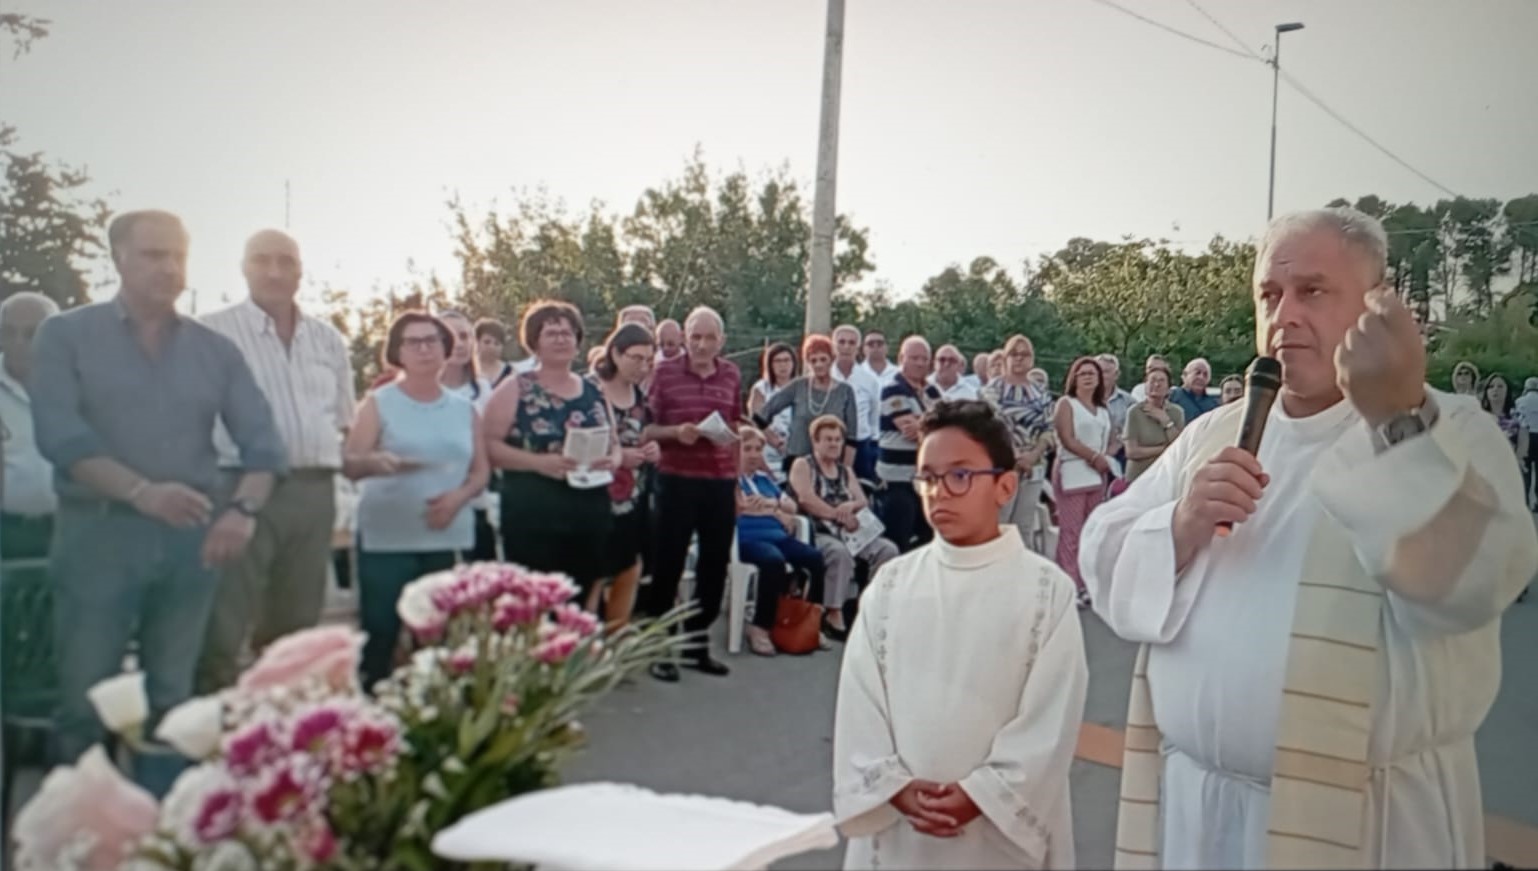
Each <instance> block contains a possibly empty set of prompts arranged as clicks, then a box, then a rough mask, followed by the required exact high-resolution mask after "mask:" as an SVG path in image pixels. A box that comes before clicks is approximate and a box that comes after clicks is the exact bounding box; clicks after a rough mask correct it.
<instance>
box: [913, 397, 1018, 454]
mask: <svg viewBox="0 0 1538 871" xmlns="http://www.w3.org/2000/svg"><path fill="white" fill-rule="evenodd" d="M950 428H955V429H959V430H961V431H962V432H964V433H966V434H967V437H968V438H970V439H972V441H974V442H977V443H978V444H980V445H982V446H983V448H984V449H985V450H987V451H988V461H989V462H991V463H993V466H994V468H996V469H1013V468H1014V467H1015V447H1014V442H1013V441H1012V440H1011V439H1010V436H1009V427H1008V426H1006V425H1005V424H1004V421H1003V420H1002V419H1000V418H999V416H998V415H996V414H994V413H993V406H991V405H989V404H988V403H986V402H983V401H981V400H976V399H959V400H953V399H944V400H941V401H940V402H937V403H935V406H934V407H933V408H931V409H930V410H929V412H928V413H927V414H925V415H924V417H923V418H922V419H921V420H920V421H919V430H920V431H921V432H922V433H923V434H924V435H926V436H927V435H929V434H930V433H933V432H939V431H940V430H942V429H950Z"/></svg>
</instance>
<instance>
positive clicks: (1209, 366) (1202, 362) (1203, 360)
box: [1180, 357, 1212, 375]
mask: <svg viewBox="0 0 1538 871" xmlns="http://www.w3.org/2000/svg"><path fill="white" fill-rule="evenodd" d="M1197 364H1200V365H1202V366H1205V367H1207V374H1209V375H1210V374H1212V364H1211V363H1208V362H1207V358H1206V357H1192V358H1191V362H1189V363H1187V364H1186V367H1185V368H1184V369H1181V370H1180V372H1181V374H1185V373H1187V372H1190V371H1191V370H1192V369H1193V368H1194V367H1196V365H1197Z"/></svg>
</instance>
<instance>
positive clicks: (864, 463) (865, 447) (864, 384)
mask: <svg viewBox="0 0 1538 871" xmlns="http://www.w3.org/2000/svg"><path fill="white" fill-rule="evenodd" d="M832 338H833V378H834V380H836V381H842V382H844V383H846V384H848V385H849V386H850V387H852V388H854V402H855V414H856V416H857V417H858V418H859V421H858V425H857V427H856V429H855V433H854V473H855V475H856V476H857V477H859V478H861V479H863V480H866V481H873V480H875V478H876V454H877V453H878V452H879V448H878V447H877V445H876V437H877V436H878V435H879V434H880V433H881V381H880V380H879V379H877V378H876V376H874V375H872V374H870V370H868V369H866V368H865V367H864V366H861V365H860V362H859V358H860V330H859V328H858V327H855V326H854V325H852V324H840V325H839V326H837V327H834V329H833V337H832Z"/></svg>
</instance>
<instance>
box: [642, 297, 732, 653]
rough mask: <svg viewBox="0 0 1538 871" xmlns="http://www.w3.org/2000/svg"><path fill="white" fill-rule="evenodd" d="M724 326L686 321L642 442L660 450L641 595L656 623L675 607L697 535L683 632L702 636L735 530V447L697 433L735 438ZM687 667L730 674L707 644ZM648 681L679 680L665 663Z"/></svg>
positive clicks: (698, 314)
mask: <svg viewBox="0 0 1538 871" xmlns="http://www.w3.org/2000/svg"><path fill="white" fill-rule="evenodd" d="M725 333H726V330H725V325H724V324H723V322H722V320H721V316H720V315H719V314H716V312H715V311H714V310H713V309H710V308H707V307H704V306H701V307H700V308H697V309H695V310H694V311H693V312H691V313H690V314H689V317H688V318H687V319H686V320H685V321H684V342H685V353H683V354H679V355H678V356H677V357H674V358H672V359H667V360H663V361H661V362H660V363H658V364H657V368H656V370H655V371H654V372H653V374H652V383H651V388H650V390H649V391H648V393H647V403H648V405H649V406H650V408H651V416H652V423H651V425H650V426H648V427H647V428H646V434H645V436H644V438H646V439H648V440H653V439H654V440H656V441H657V442H659V443H661V445H662V459H661V460H660V461H659V462H658V463H657V471H658V472H659V473H660V474H659V475H658V480H657V521H656V522H657V529H656V535H657V538H656V542H657V544H656V547H657V550H656V558H657V564H656V567H655V570H654V571H653V573H652V582H651V585H650V586H648V587H647V588H646V589H645V590H644V593H645V596H644V602H643V603H642V604H643V607H644V610H645V611H646V612H647V613H649V614H651V615H653V616H657V615H660V614H662V613H664V612H666V611H667V610H668V609H669V608H671V607H672V606H673V602H674V600H675V599H676V598H677V596H678V582H679V579H680V578H681V577H682V576H683V572H684V561H685V559H686V558H687V556H688V553H689V540H690V539H691V538H692V537H693V536H694V535H695V533H698V534H699V538H700V550H699V558H698V560H697V561H696V562H695V567H694V595H695V598H696V600H697V601H696V605H697V606H698V608H699V613H698V614H696V615H695V616H693V617H691V618H689V620H688V621H687V622H686V623H685V624H684V629H685V631H688V632H704V630H707V629H709V628H710V624H711V623H713V622H715V619H716V617H717V616H718V615H719V614H720V613H721V594H722V593H723V592H724V591H725V589H726V569H727V563H728V561H729V560H730V558H731V549H732V535H733V533H734V531H735V529H736V522H737V501H736V500H737V489H736V488H737V445H736V442H735V441H729V442H727V443H725V444H717V443H716V442H713V441H711V440H710V439H708V438H706V437H705V435H704V434H702V433H701V432H700V426H699V425H700V424H701V423H703V422H704V421H705V419H706V418H708V417H710V415H711V414H712V413H717V414H719V415H720V416H721V420H722V422H723V423H725V424H726V427H727V428H728V429H729V430H730V431H731V432H735V431H736V429H737V423H738V421H739V420H740V418H741V417H742V415H741V408H742V399H741V395H742V376H741V374H740V373H739V372H738V371H737V366H736V364H734V363H732V361H730V360H728V359H726V358H725V357H722V356H720V355H721V348H722V346H723V344H724V343H725V338H726V336H725ZM685 656H686V660H687V662H688V664H689V665H690V666H691V667H693V668H696V669H698V670H700V671H702V672H704V673H706V674H712V675H725V674H727V673H728V672H729V671H730V670H729V669H728V668H727V667H726V665H725V664H724V663H722V662H719V661H717V660H715V659H713V658H711V656H710V645H709V642H708V641H701V642H700V643H699V644H698V646H695V647H693V648H691V649H690V650H689V651H688V652H687V653H686V654H685ZM651 673H652V677H655V678H656V679H658V680H663V681H669V682H672V681H676V680H678V668H677V666H675V665H673V664H672V663H670V662H663V663H658V664H656V665H654V666H652V669H651Z"/></svg>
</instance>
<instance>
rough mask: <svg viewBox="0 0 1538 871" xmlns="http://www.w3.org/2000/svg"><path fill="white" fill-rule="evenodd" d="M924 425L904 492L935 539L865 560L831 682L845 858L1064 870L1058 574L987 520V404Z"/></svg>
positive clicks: (1068, 850) (1069, 835)
mask: <svg viewBox="0 0 1538 871" xmlns="http://www.w3.org/2000/svg"><path fill="white" fill-rule="evenodd" d="M955 421H959V424H957V425H952V424H951V423H948V422H955ZM923 426H924V429H925V432H926V433H927V434H926V436H925V438H924V440H923V443H922V445H921V447H920V449H919V469H918V472H917V475H916V478H915V481H916V484H915V486H917V487H918V488H919V491H920V495H921V496H922V497H923V499H924V503H925V512H926V514H927V515H928V517H929V519H930V522H931V524H932V525H933V527H934V529H935V531H936V533H937V535H936V537H935V539H934V541H933V542H932V543H931V544H929V545H927V546H925V547H922V548H919V549H918V550H915V551H913V552H912V553H909V554H907V555H905V556H903V557H901V558H899V559H896V560H893V561H892V562H889V563H887V564H886V565H884V566H883V567H882V568H881V570H880V571H879V572H877V575H876V578H875V580H874V581H873V583H872V585H871V587H870V588H869V589H868V590H867V591H866V592H865V594H864V595H863V596H862V597H861V600H860V615H859V618H858V620H856V621H855V624H854V628H853V630H852V633H851V635H850V638H849V641H848V645H847V648H846V650H845V654H844V663H843V672H842V675H841V677H840V680H839V690H838V706H837V714H836V722H835V726H834V739H833V742H834V768H833V781H834V797H833V808H834V814H835V816H836V817H837V819H838V822H839V827H840V829H841V830H842V831H843V833H844V834H845V835H846V836H847V837H848V838H849V839H850V842H849V846H848V852H847V853H846V855H845V867H846V868H878V867H879V868H966V869H994V868H998V869H1003V868H1010V869H1018V868H1072V867H1073V866H1074V852H1073V816H1072V807H1071V805H1070V801H1069V788H1068V769H1069V765H1070V764H1071V762H1072V759H1073V753H1074V749H1075V746H1076V743H1077V736H1078V729H1079V724H1080V722H1081V720H1082V718H1083V712H1084V694H1085V686H1086V684H1087V681H1088V669H1087V666H1086V664H1085V660H1084V644H1083V637H1082V635H1081V632H1080V627H1079V616H1078V609H1077V608H1076V607H1075V605H1074V594H1075V589H1074V586H1073V582H1072V581H1070V580H1069V578H1068V576H1067V575H1066V574H1065V573H1064V572H1063V571H1062V570H1060V569H1059V568H1058V567H1057V566H1055V565H1053V564H1052V563H1051V562H1049V561H1048V560H1046V559H1044V558H1042V557H1040V556H1038V555H1037V554H1034V553H1032V552H1030V551H1029V550H1028V549H1026V547H1025V544H1024V542H1023V541H1022V540H1021V538H1020V534H1019V531H1018V530H1017V529H1016V528H1015V527H1013V526H1005V527H1000V526H999V525H998V521H997V518H998V510H999V507H1000V506H1001V505H1003V504H1006V503H1007V502H1008V500H1009V498H1010V497H1011V496H1012V495H1013V491H1014V488H1015V486H1016V485H1017V477H1018V476H1015V475H1010V474H1002V473H1004V472H1006V471H1007V470H1009V469H1012V468H1013V467H1014V459H1013V458H1014V448H1013V445H1012V443H1011V441H1010V437H1009V433H1008V430H1007V429H1006V428H1005V427H1004V425H1003V423H1002V422H1001V421H1000V420H999V419H998V418H997V417H996V416H994V415H993V413H992V411H991V409H990V408H989V407H988V406H987V405H986V404H985V403H981V402H954V403H953V402H942V403H939V404H938V405H937V406H936V409H935V410H934V411H932V412H931V413H930V414H929V415H928V416H926V418H925V420H924V424H923ZM959 427H971V428H972V429H973V430H974V433H973V435H970V436H969V435H966V434H965V430H964V429H963V428H959ZM977 433H982V434H983V436H984V439H985V440H986V441H987V447H986V449H985V448H984V447H983V446H982V445H981V444H980V443H979V441H978V439H977V438H976V435H977ZM995 454H996V455H997V456H994V455H995ZM915 795H917V799H916V800H915V799H914V796H915ZM934 795H943V796H949V798H938V799H936V798H932V797H927V796H934ZM915 805H916V807H915ZM963 805H964V806H965V807H966V811H965V812H964V813H963V814H962V815H957V813H956V811H955V808H956V807H958V806H963ZM947 817H948V818H949V819H950V822H942V823H938V824H936V823H934V822H933V820H935V819H942V818H947ZM950 823H958V824H957V825H951V824H950Z"/></svg>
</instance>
